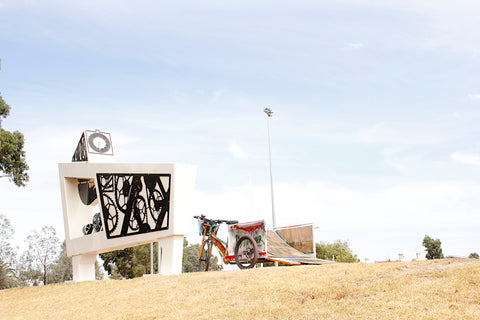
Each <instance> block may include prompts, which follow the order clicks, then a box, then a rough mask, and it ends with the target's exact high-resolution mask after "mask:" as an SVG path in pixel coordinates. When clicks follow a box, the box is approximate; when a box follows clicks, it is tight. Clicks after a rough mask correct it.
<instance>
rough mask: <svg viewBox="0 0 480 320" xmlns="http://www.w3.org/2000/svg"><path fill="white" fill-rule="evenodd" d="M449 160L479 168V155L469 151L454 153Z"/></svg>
mask: <svg viewBox="0 0 480 320" xmlns="http://www.w3.org/2000/svg"><path fill="white" fill-rule="evenodd" d="M450 158H452V160H455V161H457V162H460V163H463V164H471V165H475V166H480V154H477V153H472V152H469V151H455V152H454V153H452V154H451V155H450Z"/></svg>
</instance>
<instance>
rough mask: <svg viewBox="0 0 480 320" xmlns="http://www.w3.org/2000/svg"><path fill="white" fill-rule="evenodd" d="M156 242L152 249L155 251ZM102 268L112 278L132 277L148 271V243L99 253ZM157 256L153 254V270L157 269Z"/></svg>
mask: <svg viewBox="0 0 480 320" xmlns="http://www.w3.org/2000/svg"><path fill="white" fill-rule="evenodd" d="M157 248H158V246H157V243H154V246H153V250H154V251H157V250H158V249H157ZM100 257H101V258H102V260H103V268H104V269H105V271H107V272H108V274H109V275H110V277H111V278H113V279H121V278H125V279H132V278H136V277H141V276H143V275H144V274H147V273H150V266H151V264H150V244H144V245H140V246H136V247H131V248H125V249H122V250H115V251H110V252H106V253H101V254H100ZM157 261H158V258H157V255H154V260H153V266H154V272H157V271H158V270H157V269H158V262H157Z"/></svg>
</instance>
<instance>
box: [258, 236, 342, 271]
mask: <svg viewBox="0 0 480 320" xmlns="http://www.w3.org/2000/svg"><path fill="white" fill-rule="evenodd" d="M267 260H271V261H278V262H282V263H286V264H330V263H335V262H333V261H329V260H322V259H317V258H313V257H312V256H311V255H308V254H305V253H303V252H301V251H299V250H297V249H295V248H294V247H292V246H291V245H289V244H288V243H287V242H286V241H285V240H283V239H282V237H280V236H279V235H278V233H277V232H275V230H267Z"/></svg>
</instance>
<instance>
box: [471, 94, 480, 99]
mask: <svg viewBox="0 0 480 320" xmlns="http://www.w3.org/2000/svg"><path fill="white" fill-rule="evenodd" d="M468 97H469V98H470V100H475V101H476V100H480V94H469V95H468Z"/></svg>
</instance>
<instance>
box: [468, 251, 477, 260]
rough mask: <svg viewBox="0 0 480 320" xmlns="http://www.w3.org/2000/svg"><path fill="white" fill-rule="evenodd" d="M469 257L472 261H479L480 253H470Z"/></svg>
mask: <svg viewBox="0 0 480 320" xmlns="http://www.w3.org/2000/svg"><path fill="white" fill-rule="evenodd" d="M468 257H469V258H470V259H478V258H479V256H478V253H476V252H473V253H470V255H469V256H468Z"/></svg>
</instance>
